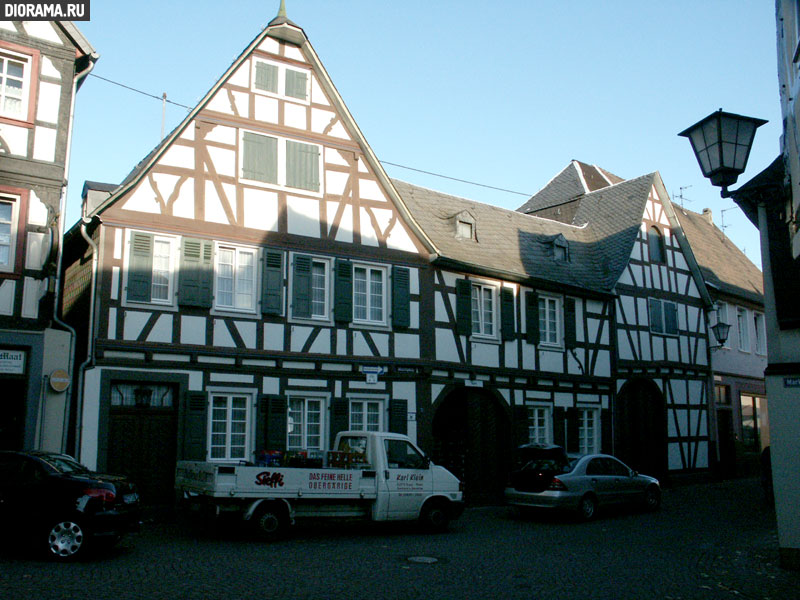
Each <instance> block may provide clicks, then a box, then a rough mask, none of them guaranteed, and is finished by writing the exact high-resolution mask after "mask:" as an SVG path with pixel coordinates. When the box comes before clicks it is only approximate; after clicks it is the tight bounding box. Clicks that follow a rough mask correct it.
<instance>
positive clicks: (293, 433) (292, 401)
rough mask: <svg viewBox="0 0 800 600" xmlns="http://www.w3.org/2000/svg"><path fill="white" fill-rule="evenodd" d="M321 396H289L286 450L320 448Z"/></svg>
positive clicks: (321, 440)
mask: <svg viewBox="0 0 800 600" xmlns="http://www.w3.org/2000/svg"><path fill="white" fill-rule="evenodd" d="M323 402H324V401H323V399H322V398H296V397H295V398H289V414H288V417H287V423H286V436H287V438H286V449H287V450H322V443H323V439H322V425H323V423H322V416H323V413H322V407H323Z"/></svg>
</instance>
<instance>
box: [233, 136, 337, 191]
mask: <svg viewBox="0 0 800 600" xmlns="http://www.w3.org/2000/svg"><path fill="white" fill-rule="evenodd" d="M241 154H242V158H241V171H240V176H241V177H242V179H248V180H251V181H258V182H261V183H266V184H271V185H275V186H278V187H284V188H296V189H301V190H308V191H310V192H320V191H321V190H320V188H321V186H320V171H321V169H320V157H321V156H322V152H321V150H320V146H319V145H317V144H305V143H303V142H297V141H294V140H287V139H284V138H279V137H275V136H270V135H262V134H258V133H252V132H250V131H245V132H243V133H242V152H241Z"/></svg>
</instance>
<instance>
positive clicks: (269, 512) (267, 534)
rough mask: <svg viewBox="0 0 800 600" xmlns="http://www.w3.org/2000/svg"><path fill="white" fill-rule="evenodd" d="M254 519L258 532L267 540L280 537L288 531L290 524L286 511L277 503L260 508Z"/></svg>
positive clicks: (270, 540)
mask: <svg viewBox="0 0 800 600" xmlns="http://www.w3.org/2000/svg"><path fill="white" fill-rule="evenodd" d="M253 519H254V523H255V526H256V532H257V533H258V535H259V537H261V539H263V540H265V541H268V542H272V541H275V540H277V539H280V538H281V537H282V536H283V534H284V533H285V532H286V526H287V524H288V519H287V517H286V512H285V511H284V510H282V509H281V508H279V507H278V506H277V505H274V504H270V505H267V506H264V507H263V508H259V510H258V512H256V515H255V517H253Z"/></svg>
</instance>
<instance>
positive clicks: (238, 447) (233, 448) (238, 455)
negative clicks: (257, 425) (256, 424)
mask: <svg viewBox="0 0 800 600" xmlns="http://www.w3.org/2000/svg"><path fill="white" fill-rule="evenodd" d="M249 422H250V397H249V396H247V395H242V394H212V396H211V427H210V428H209V431H210V442H209V444H208V448H209V457H210V459H211V460H245V459H246V458H247V453H248V448H249V435H248V432H249Z"/></svg>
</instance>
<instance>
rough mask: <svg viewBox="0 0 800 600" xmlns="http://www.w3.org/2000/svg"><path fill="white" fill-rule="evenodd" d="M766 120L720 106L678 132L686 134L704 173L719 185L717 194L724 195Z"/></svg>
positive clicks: (733, 181) (745, 164)
mask: <svg viewBox="0 0 800 600" xmlns="http://www.w3.org/2000/svg"><path fill="white" fill-rule="evenodd" d="M766 122H767V121H765V120H764V119H755V118H753V117H743V116H742V115H735V114H733V113H727V112H723V110H722V109H721V108H720V109H719V110H718V111H717V112H713V113H711V114H710V115H708V116H707V117H706V118H705V119H703V120H702V121H699V122H698V123H695V124H694V125H692V126H691V127H689V128H688V129H686V130H684V131H682V132H680V133H679V134H678V135H680V136H682V137H686V138H689V141H690V142H691V143H692V150H694V155H695V157H696V158H697V162H698V163H699V164H700V169H701V170H702V171H703V176H704V177H707V178H709V179H710V180H711V184H712V185H715V186H718V187H722V191H721V192H720V194H721V195H722V197H723V198H727V197H729V196H730V194H731V193H730V192H729V191H728V186H729V185H733V184H734V183H736V180H737V179H738V178H739V175H741V174H742V173H743V172H744V169H745V167H746V166H747V159H748V157H749V156H750V148H751V147H752V145H753V138H754V137H755V134H756V129H757V128H759V127H761V126H762V125H763V124H764V123H766Z"/></svg>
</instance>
